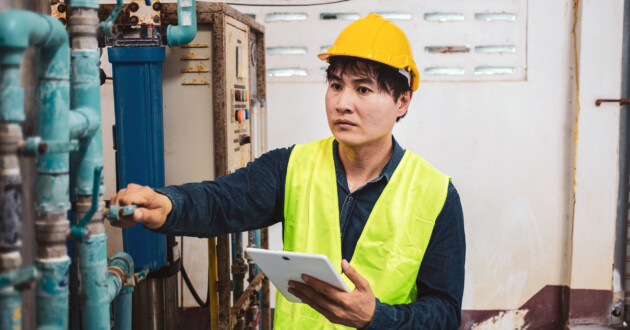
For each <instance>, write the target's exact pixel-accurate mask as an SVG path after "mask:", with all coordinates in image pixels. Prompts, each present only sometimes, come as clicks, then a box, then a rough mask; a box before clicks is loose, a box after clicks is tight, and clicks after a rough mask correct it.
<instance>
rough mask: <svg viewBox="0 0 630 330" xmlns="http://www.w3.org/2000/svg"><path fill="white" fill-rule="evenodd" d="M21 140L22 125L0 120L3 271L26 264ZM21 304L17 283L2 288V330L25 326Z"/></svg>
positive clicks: (0, 259) (0, 250)
mask: <svg viewBox="0 0 630 330" xmlns="http://www.w3.org/2000/svg"><path fill="white" fill-rule="evenodd" d="M18 79H19V78H18ZM21 140H22V129H21V127H20V125H18V124H13V123H0V164H1V166H2V168H1V170H2V172H1V173H0V214H2V217H0V274H3V273H5V272H7V273H8V272H11V271H17V270H18V269H19V268H20V266H21V265H22V256H21V255H20V252H19V249H20V247H21V245H22V179H21V175H20V165H19V162H18V157H17V146H18V143H19V142H20V141H21ZM21 305H22V303H21V294H20V292H19V291H17V290H16V289H15V288H14V287H13V286H9V287H6V288H3V289H2V290H1V291H0V329H13V328H14V327H20V326H21V321H22V320H21V312H20V309H21Z"/></svg>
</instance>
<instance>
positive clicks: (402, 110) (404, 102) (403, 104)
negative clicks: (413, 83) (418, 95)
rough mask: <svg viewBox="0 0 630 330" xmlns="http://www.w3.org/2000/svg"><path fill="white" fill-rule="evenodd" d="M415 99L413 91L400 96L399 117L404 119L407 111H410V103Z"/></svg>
mask: <svg viewBox="0 0 630 330" xmlns="http://www.w3.org/2000/svg"><path fill="white" fill-rule="evenodd" d="M412 98H413V91H406V92H404V93H402V94H400V97H399V98H398V117H402V116H404V115H405V114H406V113H407V109H409V103H411V99H412Z"/></svg>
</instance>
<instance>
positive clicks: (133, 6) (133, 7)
mask: <svg viewBox="0 0 630 330" xmlns="http://www.w3.org/2000/svg"><path fill="white" fill-rule="evenodd" d="M127 8H129V10H130V11H132V12H137V11H138V9H140V7H139V6H138V4H137V3H135V2H132V3H130V4H129V6H128V7H127Z"/></svg>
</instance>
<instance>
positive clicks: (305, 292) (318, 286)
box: [289, 259, 376, 329]
mask: <svg viewBox="0 0 630 330" xmlns="http://www.w3.org/2000/svg"><path fill="white" fill-rule="evenodd" d="M341 269H343V272H344V274H346V276H348V278H349V279H350V280H351V281H352V283H354V285H355V286H356V288H355V289H354V291H352V292H344V291H341V290H339V289H337V288H335V287H334V286H332V285H330V284H328V283H325V282H322V281H320V280H318V279H316V278H314V277H311V276H308V275H306V274H302V280H303V281H304V282H306V284H304V283H300V282H296V281H289V292H290V293H291V294H293V295H295V296H296V297H298V298H300V300H302V302H303V303H305V304H307V305H309V306H311V308H313V309H314V310H316V311H318V312H319V313H320V314H322V315H324V316H325V317H326V318H327V319H328V320H329V321H330V322H332V323H338V324H342V325H345V326H349V327H353V328H359V329H361V328H365V327H367V326H368V324H370V321H371V320H372V316H374V309H375V308H376V298H375V297H374V293H373V292H372V289H371V288H370V283H368V281H367V280H366V279H365V278H363V276H361V275H360V274H359V273H358V272H357V271H356V270H355V269H354V268H352V267H351V266H350V265H349V264H348V262H347V261H346V260H345V259H344V260H343V261H342V262H341Z"/></svg>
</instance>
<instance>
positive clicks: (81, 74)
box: [71, 50, 105, 271]
mask: <svg viewBox="0 0 630 330" xmlns="http://www.w3.org/2000/svg"><path fill="white" fill-rule="evenodd" d="M98 62H99V54H98V52H97V51H96V50H80V51H74V50H73V51H72V73H71V107H72V109H77V110H73V111H72V112H78V113H80V114H81V115H83V116H85V117H86V118H87V120H88V128H87V130H86V131H85V132H84V133H83V134H82V136H80V137H79V150H78V151H77V152H75V153H73V155H72V181H73V182H74V191H73V193H74V194H75V195H92V189H93V181H94V169H95V168H96V167H100V166H103V143H102V138H101V125H100V123H101V90H100V87H101V82H100V72H99V66H98ZM104 191H105V186H104V185H103V184H102V183H101V185H100V188H99V194H102V193H103V192H104ZM103 271H105V270H103Z"/></svg>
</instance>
